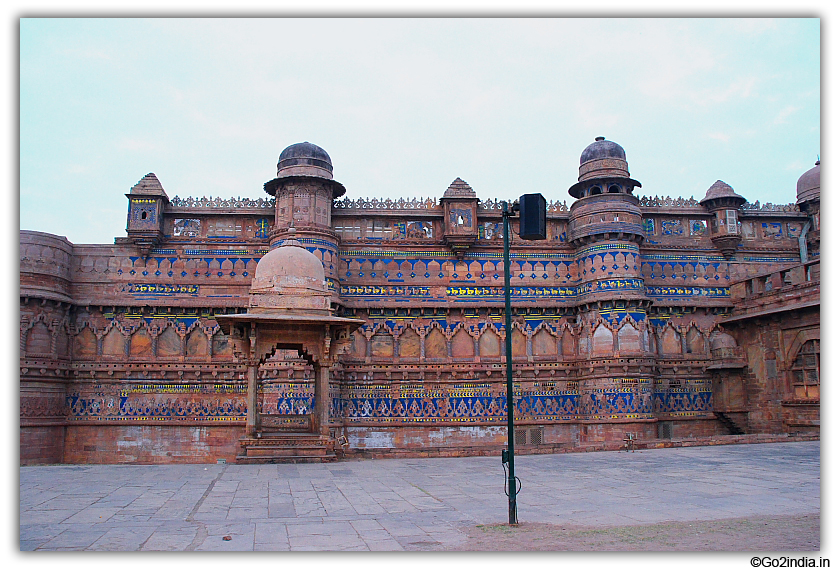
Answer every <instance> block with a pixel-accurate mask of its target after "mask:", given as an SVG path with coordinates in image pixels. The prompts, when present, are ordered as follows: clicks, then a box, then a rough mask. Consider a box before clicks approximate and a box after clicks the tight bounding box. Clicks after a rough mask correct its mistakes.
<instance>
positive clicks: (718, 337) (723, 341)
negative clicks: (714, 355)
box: [709, 331, 738, 350]
mask: <svg viewBox="0 0 840 570" xmlns="http://www.w3.org/2000/svg"><path fill="white" fill-rule="evenodd" d="M709 341H710V348H711V349H712V350H715V349H718V348H735V347H737V346H738V343H737V342H735V339H734V338H732V336H730V335H728V334H727V333H725V332H721V331H715V332H713V333H712V335H711V337H710V339H709Z"/></svg>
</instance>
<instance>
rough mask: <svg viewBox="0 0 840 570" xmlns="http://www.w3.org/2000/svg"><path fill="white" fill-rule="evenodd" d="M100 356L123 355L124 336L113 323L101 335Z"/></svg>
mask: <svg viewBox="0 0 840 570" xmlns="http://www.w3.org/2000/svg"><path fill="white" fill-rule="evenodd" d="M102 356H120V357H122V356H125V336H124V335H123V333H122V330H120V327H119V326H117V325H116V324H114V323H112V326H110V327H109V330H108V332H107V333H105V336H103V337H102Z"/></svg>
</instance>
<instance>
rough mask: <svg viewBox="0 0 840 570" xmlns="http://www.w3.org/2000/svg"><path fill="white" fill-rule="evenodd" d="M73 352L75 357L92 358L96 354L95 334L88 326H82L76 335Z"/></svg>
mask: <svg viewBox="0 0 840 570" xmlns="http://www.w3.org/2000/svg"><path fill="white" fill-rule="evenodd" d="M73 353H74V355H75V356H76V358H93V357H94V356H96V335H95V334H93V331H92V330H90V328H89V327H85V328H83V329H82V330H81V332H80V333H79V334H77V335H76V339H75V342H74V346H73Z"/></svg>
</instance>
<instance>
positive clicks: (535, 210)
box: [502, 194, 546, 525]
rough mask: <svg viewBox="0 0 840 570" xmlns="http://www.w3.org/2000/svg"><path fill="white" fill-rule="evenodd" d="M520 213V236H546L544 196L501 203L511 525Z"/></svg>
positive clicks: (511, 517) (512, 519) (505, 455)
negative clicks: (513, 252)
mask: <svg viewBox="0 0 840 570" xmlns="http://www.w3.org/2000/svg"><path fill="white" fill-rule="evenodd" d="M515 212H519V213H520V215H519V237H521V238H522V239H527V240H543V239H545V238H546V231H545V230H546V227H545V213H546V208H545V198H543V196H542V194H524V195H523V196H521V197H520V198H519V200H518V201H515V202H514V203H513V204H512V205H511V206H510V207H508V203H507V202H502V238H503V241H504V257H505V364H506V372H507V426H508V448H507V450H505V451H503V452H502V463H507V464H508V480H507V486H508V492H507V495H508V524H512V525H516V524H519V519H518V518H517V514H516V472H515V469H514V453H513V447H514V441H513V440H514V429H513V334H512V333H513V324H512V323H511V321H512V318H511V309H510V234H509V225H510V218H512V217H513V215H514V213H515Z"/></svg>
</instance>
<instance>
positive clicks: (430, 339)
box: [423, 323, 447, 360]
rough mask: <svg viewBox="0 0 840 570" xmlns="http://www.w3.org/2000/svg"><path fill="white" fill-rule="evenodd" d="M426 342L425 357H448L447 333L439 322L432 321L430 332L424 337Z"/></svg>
mask: <svg viewBox="0 0 840 570" xmlns="http://www.w3.org/2000/svg"><path fill="white" fill-rule="evenodd" d="M423 342H424V343H425V345H426V346H425V355H426V356H425V357H426V359H427V360H428V359H430V358H431V359H443V358H446V357H447V350H446V342H447V341H446V335H444V334H443V331H442V330H441V328H440V325H439V324H438V323H432V324H431V326H430V327H429V332H427V333H426V338H425V339H423Z"/></svg>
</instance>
